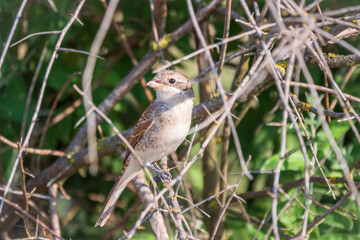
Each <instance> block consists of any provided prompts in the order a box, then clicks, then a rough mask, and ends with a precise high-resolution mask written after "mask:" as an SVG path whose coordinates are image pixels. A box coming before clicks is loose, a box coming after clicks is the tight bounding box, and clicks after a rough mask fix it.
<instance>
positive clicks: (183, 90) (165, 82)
mask: <svg viewBox="0 0 360 240" xmlns="http://www.w3.org/2000/svg"><path fill="white" fill-rule="evenodd" d="M146 85H147V86H149V87H151V88H154V89H155V91H156V95H157V98H158V99H159V100H167V99H171V98H177V97H179V98H184V99H185V98H193V97H194V92H193V90H192V87H191V81H190V79H189V78H188V77H187V76H185V75H184V74H182V73H181V72H178V71H174V70H166V71H162V72H160V73H158V74H156V76H155V77H154V78H153V79H152V80H151V81H150V82H148V83H147V84H146Z"/></svg>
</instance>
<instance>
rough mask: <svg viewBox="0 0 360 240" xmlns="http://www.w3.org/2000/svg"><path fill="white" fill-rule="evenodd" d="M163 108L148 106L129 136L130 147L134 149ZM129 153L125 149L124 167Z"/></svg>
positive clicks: (153, 105) (161, 105)
mask: <svg viewBox="0 0 360 240" xmlns="http://www.w3.org/2000/svg"><path fill="white" fill-rule="evenodd" d="M164 107H165V106H164V105H163V104H162V103H156V102H153V103H151V104H150V105H149V107H148V108H146V110H145V111H144V112H143V114H142V115H141V117H140V119H139V121H138V123H137V124H136V126H135V129H134V132H133V133H132V134H131V137H130V139H129V143H130V146H131V147H132V148H135V146H136V144H137V143H138V142H139V141H140V139H141V138H142V137H143V136H144V135H145V134H146V132H147V131H149V129H150V128H151V126H152V125H153V124H154V117H155V115H156V112H157V111H159V110H160V108H164ZM130 153H131V150H130V149H129V148H127V150H126V154H125V157H124V165H125V163H126V161H127V159H128V157H129V155H130Z"/></svg>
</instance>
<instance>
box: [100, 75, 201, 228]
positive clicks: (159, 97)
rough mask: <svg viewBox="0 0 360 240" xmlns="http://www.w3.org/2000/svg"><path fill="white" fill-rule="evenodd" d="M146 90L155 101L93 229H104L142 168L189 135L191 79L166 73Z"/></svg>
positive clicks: (143, 118) (140, 123)
mask: <svg viewBox="0 0 360 240" xmlns="http://www.w3.org/2000/svg"><path fill="white" fill-rule="evenodd" d="M147 86H148V87H151V88H153V89H154V90H155V92H156V99H155V100H154V101H153V102H152V103H151V104H150V105H149V106H148V107H147V108H146V109H145V111H144V112H143V114H142V115H141V117H140V119H139V121H138V123H137V124H136V125H135V129H134V131H133V133H132V135H131V136H130V139H129V144H130V146H131V147H132V148H133V149H134V150H135V153H136V154H132V153H131V150H130V149H129V147H128V148H127V150H126V153H125V156H124V159H123V168H122V171H121V173H120V176H119V177H118V179H117V180H116V182H115V184H114V186H113V187H112V189H111V191H110V193H109V195H108V197H107V199H106V201H105V203H104V207H103V209H102V211H101V213H100V216H99V218H98V220H97V222H96V224H95V227H96V226H101V227H103V226H104V225H105V223H106V222H107V220H108V219H109V217H110V215H111V212H112V210H113V208H114V207H115V204H116V202H117V201H118V199H119V197H120V195H121V193H122V192H123V190H124V189H125V187H126V186H127V184H128V183H129V182H130V181H131V180H132V179H133V178H135V177H136V175H137V174H138V173H139V172H140V171H141V170H142V167H143V166H150V164H151V163H153V162H155V161H158V160H160V159H162V158H163V157H166V156H167V155H169V154H170V153H172V152H175V150H176V149H177V148H178V147H179V145H180V144H181V143H182V142H183V141H184V140H185V138H186V136H187V134H188V132H189V129H190V125H191V115H192V109H193V106H194V103H193V99H194V92H193V89H192V86H191V81H190V79H189V78H188V77H187V76H186V75H184V74H183V73H181V72H179V71H175V70H165V71H162V72H159V73H158V74H156V75H155V77H154V78H153V79H152V80H151V81H149V82H148V83H147ZM136 156H138V157H139V158H140V159H137V158H136ZM140 161H141V162H140Z"/></svg>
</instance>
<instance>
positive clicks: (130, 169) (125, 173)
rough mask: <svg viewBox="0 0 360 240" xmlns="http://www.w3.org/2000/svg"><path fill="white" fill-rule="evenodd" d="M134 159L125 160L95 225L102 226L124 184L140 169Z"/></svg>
mask: <svg viewBox="0 0 360 240" xmlns="http://www.w3.org/2000/svg"><path fill="white" fill-rule="evenodd" d="M136 161H137V160H136V159H127V161H126V162H125V165H124V167H123V170H122V173H121V174H120V177H119V178H118V179H117V180H116V182H115V185H114V186H113V188H112V189H111V191H110V193H109V195H108V197H107V198H106V201H105V203H104V207H103V209H102V210H101V213H100V216H99V219H98V220H97V222H96V224H95V227H97V226H101V227H102V226H104V225H105V223H106V222H107V220H108V218H109V217H110V214H111V212H112V210H113V208H114V207H115V204H116V202H117V201H118V199H119V197H120V195H121V193H122V192H123V191H124V189H125V187H126V185H127V184H128V183H129V182H130V181H131V180H132V179H133V178H134V177H136V175H137V174H138V173H139V172H140V171H141V166H140V164H138V163H137V162H136ZM126 164H128V166H126Z"/></svg>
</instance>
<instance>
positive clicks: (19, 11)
mask: <svg viewBox="0 0 360 240" xmlns="http://www.w3.org/2000/svg"><path fill="white" fill-rule="evenodd" d="M26 3H27V0H23V1H22V2H21V5H20V7H19V10H18V12H17V13H16V16H15V20H14V22H13V24H12V27H11V30H10V33H9V36H8V37H7V39H6V42H5V45H4V48H3V50H2V52H1V56H0V70H1V67H2V65H3V63H4V59H5V56H6V53H7V51H8V50H9V45H10V42H11V40H12V37H13V36H14V33H15V30H16V27H17V25H18V23H19V20H20V18H21V15H22V12H23V10H24V8H25V6H26ZM1 206H2V205H1ZM1 208H2V207H0V213H1Z"/></svg>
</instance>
